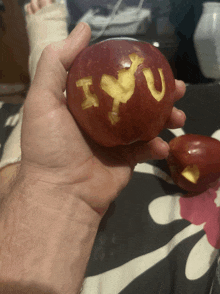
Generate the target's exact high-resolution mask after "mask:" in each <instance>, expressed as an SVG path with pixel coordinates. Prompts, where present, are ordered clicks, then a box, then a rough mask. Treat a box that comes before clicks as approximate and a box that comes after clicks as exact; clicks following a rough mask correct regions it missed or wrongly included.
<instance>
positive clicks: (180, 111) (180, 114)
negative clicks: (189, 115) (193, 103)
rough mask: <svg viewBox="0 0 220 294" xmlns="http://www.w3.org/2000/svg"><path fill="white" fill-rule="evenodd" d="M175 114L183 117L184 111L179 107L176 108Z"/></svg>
mask: <svg viewBox="0 0 220 294" xmlns="http://www.w3.org/2000/svg"><path fill="white" fill-rule="evenodd" d="M176 114H177V115H178V116H179V117H183V116H185V113H184V112H183V111H182V110H180V109H178V110H177V112H176Z"/></svg>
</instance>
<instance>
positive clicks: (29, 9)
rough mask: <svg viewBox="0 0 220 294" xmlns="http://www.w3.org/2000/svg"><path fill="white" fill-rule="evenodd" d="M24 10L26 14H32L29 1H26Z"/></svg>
mask: <svg viewBox="0 0 220 294" xmlns="http://www.w3.org/2000/svg"><path fill="white" fill-rule="evenodd" d="M26 12H27V14H28V15H31V14H33V11H32V8H31V4H30V3H28V4H27V5H26Z"/></svg>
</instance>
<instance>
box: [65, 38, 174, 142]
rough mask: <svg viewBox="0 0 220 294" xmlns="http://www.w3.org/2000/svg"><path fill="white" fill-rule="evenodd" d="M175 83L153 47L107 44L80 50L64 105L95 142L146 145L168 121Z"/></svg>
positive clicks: (116, 41)
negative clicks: (138, 142) (144, 142)
mask: <svg viewBox="0 0 220 294" xmlns="http://www.w3.org/2000/svg"><path fill="white" fill-rule="evenodd" d="M174 92H175V79H174V77H173V73H172V70H171V68H170V65H169V63H168V61H167V60H166V58H165V57H164V56H163V55H162V53H160V51H159V50H158V49H157V48H155V47H154V46H153V45H151V44H149V43H146V42H139V41H135V40H126V39H113V40H112V39H111V40H106V41H103V42H100V43H97V44H95V45H92V46H90V47H87V48H86V49H84V50H83V51H82V52H81V53H80V54H79V55H78V56H77V57H76V59H75V60H74V62H73V64H72V66H71V69H70V71H69V74H68V79H67V105H68V108H69V110H70V112H71V113H72V115H73V116H74V118H75V119H76V121H77V122H78V124H79V125H80V126H81V128H82V129H83V130H84V131H85V132H86V133H87V134H88V135H89V136H90V137H91V138H92V139H93V140H94V141H96V142H97V143H99V144H100V145H103V146H107V147H112V146H117V145H126V144H131V143H133V142H136V141H140V140H143V141H150V140H152V139H153V138H155V137H156V136H157V135H158V134H159V133H160V132H161V130H162V129H163V127H164V125H165V123H166V121H167V119H168V118H169V116H170V114H171V111H172V107H173V103H174Z"/></svg>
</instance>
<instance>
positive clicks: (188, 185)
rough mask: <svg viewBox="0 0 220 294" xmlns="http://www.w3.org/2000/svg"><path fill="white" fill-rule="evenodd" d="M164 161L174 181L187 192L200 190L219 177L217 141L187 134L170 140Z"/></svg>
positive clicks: (203, 189) (205, 188) (206, 187)
mask: <svg viewBox="0 0 220 294" xmlns="http://www.w3.org/2000/svg"><path fill="white" fill-rule="evenodd" d="M169 145H170V154H169V156H168V158H167V163H168V166H169V169H170V172H171V177H172V179H173V181H174V182H175V183H176V184H177V185H178V186H179V187H180V188H182V189H184V190H186V191H189V192H195V193H197V192H199V193H200V192H203V191H205V190H207V189H208V188H209V187H210V185H211V184H213V183H215V182H216V181H217V180H218V179H219V178H220V141H218V140H216V139H214V138H211V137H208V136H202V135H196V134H187V135H183V136H180V137H176V138H174V139H173V140H171V141H170V143H169Z"/></svg>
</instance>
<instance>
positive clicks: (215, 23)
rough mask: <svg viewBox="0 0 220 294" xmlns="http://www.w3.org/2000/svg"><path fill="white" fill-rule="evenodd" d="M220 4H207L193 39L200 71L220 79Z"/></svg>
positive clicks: (207, 75) (204, 6) (209, 76)
mask: <svg viewBox="0 0 220 294" xmlns="http://www.w3.org/2000/svg"><path fill="white" fill-rule="evenodd" d="M219 28H220V3H218V2H205V3H204V4H203V12H202V15H201V17H200V20H199V22H198V25H197V27H196V30H195V33H194V36H193V39H194V46H195V50H196V55H197V58H198V61H199V65H200V69H201V71H202V73H203V75H204V76H205V77H207V78H213V79H216V80H219V79H220V29H219Z"/></svg>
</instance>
